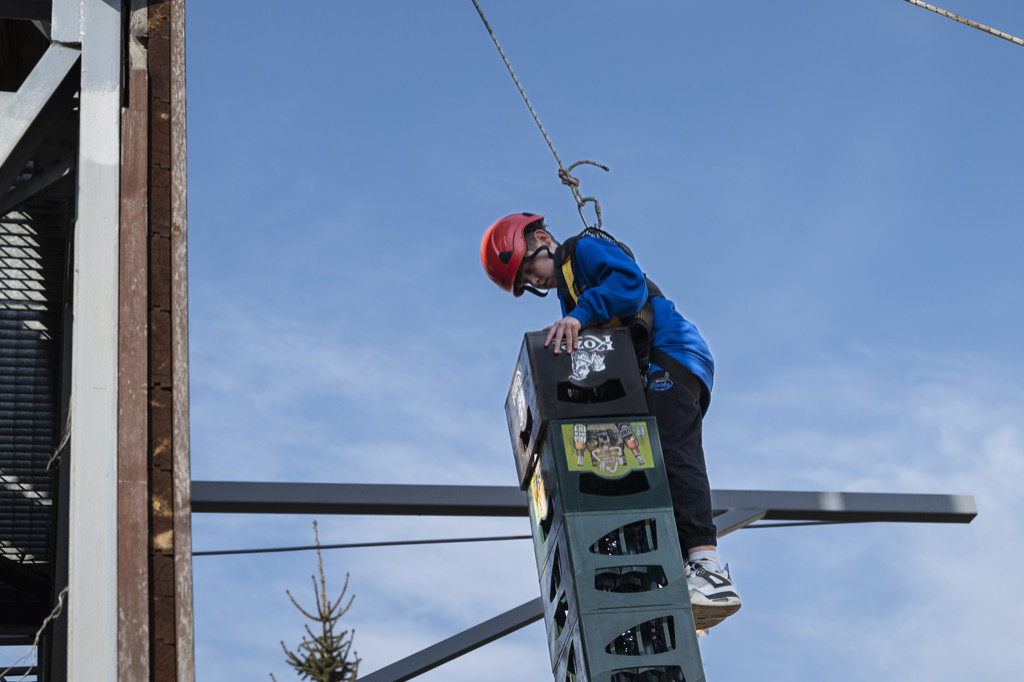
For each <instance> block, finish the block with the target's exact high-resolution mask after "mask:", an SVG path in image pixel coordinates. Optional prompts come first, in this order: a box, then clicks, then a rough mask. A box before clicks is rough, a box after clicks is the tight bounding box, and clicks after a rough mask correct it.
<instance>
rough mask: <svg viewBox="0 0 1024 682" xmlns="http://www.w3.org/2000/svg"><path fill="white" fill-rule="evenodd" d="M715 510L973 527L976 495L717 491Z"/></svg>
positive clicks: (779, 516) (780, 516)
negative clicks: (746, 510) (739, 510)
mask: <svg viewBox="0 0 1024 682" xmlns="http://www.w3.org/2000/svg"><path fill="white" fill-rule="evenodd" d="M711 505H712V506H713V507H714V508H715V509H716V510H719V509H764V510H767V511H766V513H765V515H764V520H765V521H771V520H776V521H829V522H845V523H856V522H863V521H889V522H904V523H970V522H971V520H972V519H973V518H974V517H975V516H977V515H978V508H977V506H976V505H975V504H974V497H973V496H971V495H927V494H904V493H834V492H796V491H781V490H778V491H777V490H712V491H711Z"/></svg>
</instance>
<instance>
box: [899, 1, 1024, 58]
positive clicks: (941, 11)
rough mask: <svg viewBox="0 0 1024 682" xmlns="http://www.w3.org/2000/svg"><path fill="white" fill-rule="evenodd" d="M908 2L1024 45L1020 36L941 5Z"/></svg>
mask: <svg viewBox="0 0 1024 682" xmlns="http://www.w3.org/2000/svg"><path fill="white" fill-rule="evenodd" d="M906 2H909V3H910V4H911V5H917V6H918V7H923V8H924V9H928V10H931V11H933V12H935V13H936V14H941V15H942V16H944V17H946V18H948V19H952V20H953V21H959V22H960V23H961V24H965V25H967V26H970V27H971V28H976V29H978V30H979V31H984V32H985V33H988V34H989V35H994V36H996V37H997V38H1002V39H1003V40H1009V41H1010V42H1011V43H1013V44H1014V45H1020V46H1021V47H1024V40H1021V39H1020V38H1018V37H1016V36H1012V35H1010V34H1009V33H1003V32H1002V31H997V30H996V29H994V28H991V27H989V26H985V25H984V24H979V23H978V22H976V21H971V20H970V19H965V18H964V17H962V16H960V15H959V14H953V13H952V12H950V11H948V10H944V9H941V8H939V7H936V6H935V5H929V4H928V3H927V2H921V0H906Z"/></svg>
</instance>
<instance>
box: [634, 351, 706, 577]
mask: <svg viewBox="0 0 1024 682" xmlns="http://www.w3.org/2000/svg"><path fill="white" fill-rule="evenodd" d="M683 372H685V373H684V374H683V376H677V374H680V373H683ZM706 390H707V389H706V388H705V387H704V384H703V383H702V382H701V380H700V379H698V378H697V377H696V376H695V375H694V374H693V373H691V372H689V371H686V370H682V372H680V371H679V370H677V371H676V372H675V373H672V374H669V373H668V372H667V371H665V370H659V371H657V372H654V373H652V374H651V376H650V378H649V379H648V382H647V391H646V395H647V407H648V409H649V410H650V412H651V415H653V416H654V418H655V419H657V420H658V431H659V432H660V434H661V449H662V451H663V452H664V454H665V469H666V470H667V473H668V485H669V489H670V490H671V492H672V510H673V512H674V513H675V517H676V530H677V531H678V532H679V542H680V545H681V546H682V550H683V557H684V558H685V557H686V556H687V554H689V551H690V549H691V548H693V547H697V546H700V545H717V544H718V539H717V532H716V529H715V524H714V521H713V520H712V518H713V515H712V512H711V485H710V484H709V483H708V471H707V466H706V465H705V463H704V446H703V439H702V436H701V427H702V424H703V419H704V415H703V413H702V412H701V408H700V401H699V398H700V394H701V391H706Z"/></svg>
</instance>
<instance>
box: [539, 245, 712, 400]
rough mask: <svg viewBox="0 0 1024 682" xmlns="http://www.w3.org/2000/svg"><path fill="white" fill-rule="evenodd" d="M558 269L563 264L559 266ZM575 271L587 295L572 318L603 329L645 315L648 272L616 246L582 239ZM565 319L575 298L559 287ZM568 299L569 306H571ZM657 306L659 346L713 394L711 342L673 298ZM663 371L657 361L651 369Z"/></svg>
mask: <svg viewBox="0 0 1024 682" xmlns="http://www.w3.org/2000/svg"><path fill="white" fill-rule="evenodd" d="M555 267H556V268H557V267H560V263H558V262H556V266H555ZM572 271H573V276H574V277H575V279H576V282H577V283H578V285H579V288H580V289H582V292H581V293H580V295H579V300H578V301H577V302H576V307H575V308H573V309H572V311H571V312H569V313H568V314H569V315H571V316H572V317H575V318H576V319H577V320H579V321H580V323H581V324H582V325H583V328H584V329H586V328H587V327H589V326H595V327H600V326H602V325H605V324H607V323H608V322H610V321H611V320H612V319H613V318H615V317H619V318H625V317H629V316H630V315H635V314H636V313H637V312H639V310H640V308H642V307H643V305H644V303H645V302H646V301H647V278H646V277H645V276H644V273H643V271H642V270H641V269H640V266H638V265H637V264H636V263H635V262H634V261H633V260H632V259H631V258H630V257H629V256H628V255H626V253H625V252H624V251H623V250H622V249H620V248H619V247H618V246H617V245H616V244H614V243H612V242H610V241H607V240H605V239H599V238H596V237H581V238H580V239H579V241H578V242H576V247H575V249H574V250H573V256H572ZM558 300H559V302H561V304H562V315H565V314H566V311H567V310H568V309H569V308H570V307H571V301H572V297H571V295H570V294H569V292H568V291H567V290H565V288H564V287H562V286H559V288H558ZM567 301H568V302H569V305H567ZM651 305H652V306H653V307H654V323H653V325H652V330H651V331H652V334H653V345H654V347H655V348H660V349H661V350H663V351H664V352H666V353H668V354H669V355H671V356H672V357H673V358H675V359H676V360H678V361H679V362H681V363H682V364H683V366H684V367H686V368H687V369H689V370H690V371H691V372H693V373H694V374H695V375H696V376H697V377H698V378H699V379H700V380H701V381H703V382H704V385H705V386H706V387H707V389H708V392H709V393H710V391H711V385H712V382H713V381H714V375H715V361H714V359H713V358H712V357H711V350H710V349H709V348H708V344H707V342H705V341H704V338H703V337H702V336H701V335H700V332H698V331H697V327H695V326H694V325H693V323H692V322H690V321H688V320H687V319H686V318H685V317H683V316H682V315H681V314H679V311H677V310H676V307H675V304H674V303H672V301H670V300H668V299H667V298H663V297H661V296H654V297H652V298H651ZM658 369H662V368H660V367H658V366H657V365H656V364H655V363H654V362H652V363H651V371H652V372H654V371H657V370H658Z"/></svg>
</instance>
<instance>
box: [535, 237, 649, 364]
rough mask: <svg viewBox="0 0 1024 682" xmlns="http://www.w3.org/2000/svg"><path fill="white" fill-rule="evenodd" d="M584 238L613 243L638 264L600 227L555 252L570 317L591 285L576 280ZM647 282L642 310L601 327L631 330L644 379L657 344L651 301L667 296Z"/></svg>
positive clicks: (631, 253) (572, 239)
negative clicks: (575, 266)
mask: <svg viewBox="0 0 1024 682" xmlns="http://www.w3.org/2000/svg"><path fill="white" fill-rule="evenodd" d="M583 237H596V238H598V239H603V240H605V241H608V242H611V243H612V244H615V245H616V246H618V247H619V248H620V249H622V251H623V253H625V254H626V255H627V256H629V258H630V260H632V261H633V262H634V263H635V262H636V258H635V257H634V256H633V252H632V251H631V250H630V248H629V247H628V246H626V245H625V244H623V243H622V242H620V241H618V240H617V239H615V237H613V236H611V235H610V234H608V233H607V232H605V231H604V230H602V229H599V228H596V227H588V228H587V229H585V230H583V231H582V232H580V233H579V234H577V235H575V236H573V237H570V238H569V239H566V240H565V241H564V242H563V243H562V244H561V245H560V246H559V247H558V248H557V249H556V250H555V263H556V264H557V266H558V267H556V269H555V277H556V278H557V280H558V287H559V289H560V290H562V291H564V292H566V294H568V295H567V296H566V297H565V312H566V313H567V314H568V313H570V312H572V311H573V309H574V308H576V305H577V303H578V302H579V299H580V296H581V295H582V294H583V292H584V291H586V289H587V285H586V284H583V283H582V282H581V281H580V280H579V278H577V277H576V273H575V271H574V269H573V255H574V254H575V253H576V244H577V243H579V240H580V239H582V238H583ZM644 279H645V280H646V282H647V300H646V301H645V302H644V304H643V306H642V307H641V308H640V310H638V311H637V312H636V313H635V314H633V315H630V316H629V317H622V318H620V317H614V318H612V319H611V320H609V321H608V322H607V323H606V324H603V325H601V326H602V327H626V328H627V329H629V334H630V336H631V337H632V339H633V349H634V350H635V351H636V357H637V362H638V363H639V364H640V372H641V374H643V375H644V376H647V372H648V371H649V370H650V365H651V352H652V343H651V342H652V341H653V334H652V333H651V328H652V326H653V324H654V306H653V305H652V304H651V298H652V297H653V296H661V297H662V298H664V294H663V293H661V289H659V288H658V285H656V284H655V283H654V282H652V281H651V280H650V279H649V278H648V277H647V275H644Z"/></svg>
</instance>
